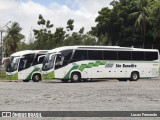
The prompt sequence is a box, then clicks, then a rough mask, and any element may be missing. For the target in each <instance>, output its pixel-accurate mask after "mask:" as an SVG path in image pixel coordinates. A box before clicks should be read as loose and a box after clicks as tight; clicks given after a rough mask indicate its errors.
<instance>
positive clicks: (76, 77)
mask: <svg viewBox="0 0 160 120" xmlns="http://www.w3.org/2000/svg"><path fill="white" fill-rule="evenodd" d="M80 81H81V74H80V73H79V72H73V73H72V74H71V82H72V83H76V82H80Z"/></svg>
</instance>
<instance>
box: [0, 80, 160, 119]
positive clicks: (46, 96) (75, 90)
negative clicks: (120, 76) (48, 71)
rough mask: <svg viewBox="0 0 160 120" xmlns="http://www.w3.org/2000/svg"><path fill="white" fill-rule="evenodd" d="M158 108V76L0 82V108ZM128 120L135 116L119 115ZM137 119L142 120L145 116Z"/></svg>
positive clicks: (70, 109)
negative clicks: (67, 81) (132, 79)
mask: <svg viewBox="0 0 160 120" xmlns="http://www.w3.org/2000/svg"><path fill="white" fill-rule="evenodd" d="M159 110H160V80H159V79H150V80H144V79H143V80H139V81H137V82H129V81H127V82H119V81H117V80H105V81H94V82H86V83H61V82H60V81H56V80H47V81H42V82H39V83H34V82H29V83H24V82H21V81H20V82H0V111H159ZM43 119H44V118H43ZM45 119H48V118H45ZM58 119H64V118H58ZM65 119H70V118H65ZM72 119H78V118H72ZM86 119H91V118H86ZM93 119H98V118H93ZM99 119H106V118H99ZM110 119H113V120H115V119H118V118H110ZM120 119H122V118H120ZM128 119H135V118H123V120H128ZM140 119H143V120H146V118H145V119H144V118H140ZM148 119H149V118H148ZM150 119H151V120H152V119H153V118H150ZM157 120H158V119H157Z"/></svg>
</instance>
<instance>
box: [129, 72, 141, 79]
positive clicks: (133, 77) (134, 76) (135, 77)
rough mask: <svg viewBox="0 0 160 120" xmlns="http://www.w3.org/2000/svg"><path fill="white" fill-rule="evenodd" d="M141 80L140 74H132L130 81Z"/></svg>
mask: <svg viewBox="0 0 160 120" xmlns="http://www.w3.org/2000/svg"><path fill="white" fill-rule="evenodd" d="M138 79H139V73H138V72H132V73H131V78H130V81H137V80H138Z"/></svg>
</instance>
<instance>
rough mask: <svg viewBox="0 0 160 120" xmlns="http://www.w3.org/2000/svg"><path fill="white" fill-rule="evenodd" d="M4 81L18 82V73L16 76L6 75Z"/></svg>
mask: <svg viewBox="0 0 160 120" xmlns="http://www.w3.org/2000/svg"><path fill="white" fill-rule="evenodd" d="M6 79H7V80H18V72H17V73H16V74H14V75H11V76H10V75H7V76H6Z"/></svg>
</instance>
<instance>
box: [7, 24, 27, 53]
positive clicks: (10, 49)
mask: <svg viewBox="0 0 160 120" xmlns="http://www.w3.org/2000/svg"><path fill="white" fill-rule="evenodd" d="M21 30H22V28H21V27H20V25H19V24H18V23H17V22H13V23H12V25H11V27H8V29H7V34H6V36H5V37H4V48H5V55H6V56H9V55H11V54H12V53H14V52H16V50H17V49H18V47H19V44H20V41H21V40H22V39H24V35H23V34H21V33H20V32H21Z"/></svg>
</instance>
